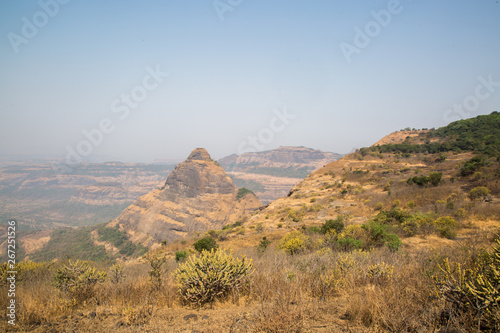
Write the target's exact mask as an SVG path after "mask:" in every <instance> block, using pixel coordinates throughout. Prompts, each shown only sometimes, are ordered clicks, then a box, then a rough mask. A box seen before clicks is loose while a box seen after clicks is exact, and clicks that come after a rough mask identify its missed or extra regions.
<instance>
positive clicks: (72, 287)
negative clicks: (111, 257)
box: [54, 260, 106, 304]
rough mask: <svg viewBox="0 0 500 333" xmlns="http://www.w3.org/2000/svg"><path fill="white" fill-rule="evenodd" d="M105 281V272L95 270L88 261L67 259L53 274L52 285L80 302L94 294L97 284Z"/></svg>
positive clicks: (76, 301) (77, 302)
mask: <svg viewBox="0 0 500 333" xmlns="http://www.w3.org/2000/svg"><path fill="white" fill-rule="evenodd" d="M105 281H106V272H102V271H97V270H96V269H95V268H93V267H92V266H91V265H90V262H88V261H80V260H76V261H71V260H70V261H69V264H68V265H67V266H64V267H62V268H59V269H58V270H57V271H56V273H55V275H54V286H55V287H56V288H58V289H59V290H61V291H63V292H64V293H66V294H67V295H68V296H70V297H71V298H72V299H73V301H74V302H75V303H76V304H80V303H82V302H84V301H86V300H88V299H90V298H92V297H94V295H95V288H96V286H97V285H98V284H101V283H104V282H105Z"/></svg>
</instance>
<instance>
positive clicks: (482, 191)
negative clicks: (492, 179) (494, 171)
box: [469, 186, 490, 201]
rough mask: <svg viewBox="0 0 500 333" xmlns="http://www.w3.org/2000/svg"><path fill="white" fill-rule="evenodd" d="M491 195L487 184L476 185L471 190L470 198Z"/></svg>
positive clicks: (476, 198)
mask: <svg viewBox="0 0 500 333" xmlns="http://www.w3.org/2000/svg"><path fill="white" fill-rule="evenodd" d="M488 195H490V190H489V189H488V188H487V187H485V186H478V187H474V188H473V189H472V190H470V192H469V198H470V199H471V200H473V201H476V200H480V199H484V198H486V197H487V196H488Z"/></svg>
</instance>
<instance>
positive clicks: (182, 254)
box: [175, 250, 188, 262]
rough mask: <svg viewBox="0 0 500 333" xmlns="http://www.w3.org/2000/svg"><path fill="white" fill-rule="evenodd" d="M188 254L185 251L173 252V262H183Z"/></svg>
mask: <svg viewBox="0 0 500 333" xmlns="http://www.w3.org/2000/svg"><path fill="white" fill-rule="evenodd" d="M187 256H188V254H187V252H186V251H183V250H180V251H176V252H175V261H177V262H179V261H184V260H185V259H186V258H187Z"/></svg>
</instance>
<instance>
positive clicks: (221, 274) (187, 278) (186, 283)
mask: <svg viewBox="0 0 500 333" xmlns="http://www.w3.org/2000/svg"><path fill="white" fill-rule="evenodd" d="M252 273H253V264H252V260H251V259H247V258H246V257H245V256H243V257H242V258H241V259H240V258H235V257H234V256H233V254H232V253H227V252H225V251H221V250H214V249H212V250H210V251H203V252H202V253H201V254H200V255H198V256H194V255H193V256H190V257H189V258H188V259H187V260H186V262H185V263H183V264H180V265H179V268H178V269H177V270H176V271H174V272H173V276H174V278H175V281H176V283H177V286H178V288H179V289H178V290H179V293H180V295H181V297H182V299H183V300H184V301H185V302H187V303H191V304H197V305H199V306H200V305H202V304H205V303H211V302H213V301H215V300H216V299H221V298H223V297H225V296H226V295H227V294H228V292H229V291H231V290H236V291H237V290H240V289H241V288H243V287H244V286H245V284H246V283H247V282H248V278H249V276H250V275H251V274H252Z"/></svg>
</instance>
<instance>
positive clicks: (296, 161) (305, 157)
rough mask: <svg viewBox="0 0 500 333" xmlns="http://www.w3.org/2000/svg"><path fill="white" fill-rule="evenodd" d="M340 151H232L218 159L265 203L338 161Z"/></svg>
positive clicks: (292, 149)
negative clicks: (316, 171) (337, 152)
mask: <svg viewBox="0 0 500 333" xmlns="http://www.w3.org/2000/svg"><path fill="white" fill-rule="evenodd" d="M340 157H341V155H340V154H336V153H329V152H322V151H320V150H314V149H311V148H306V147H279V148H277V149H273V150H268V151H262V152H255V153H244V154H241V155H236V154H232V155H229V156H226V157H224V158H222V159H220V160H218V162H219V164H220V165H221V166H222V167H223V168H224V170H226V171H227V172H228V174H229V176H230V177H231V178H232V179H233V181H234V182H235V184H237V185H238V186H239V187H247V188H249V189H251V190H252V191H254V192H255V193H256V195H257V196H258V197H259V198H260V199H261V200H262V202H264V203H268V202H271V201H273V200H275V199H277V198H279V197H282V196H285V195H286V194H287V193H288V191H289V190H290V189H291V188H292V187H293V186H294V185H296V184H297V183H299V182H300V180H302V179H303V178H305V177H306V176H307V175H308V174H309V173H311V172H312V171H314V170H316V169H318V168H320V167H322V166H324V165H325V164H327V163H329V162H332V161H335V160H338V159H339V158H340Z"/></svg>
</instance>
